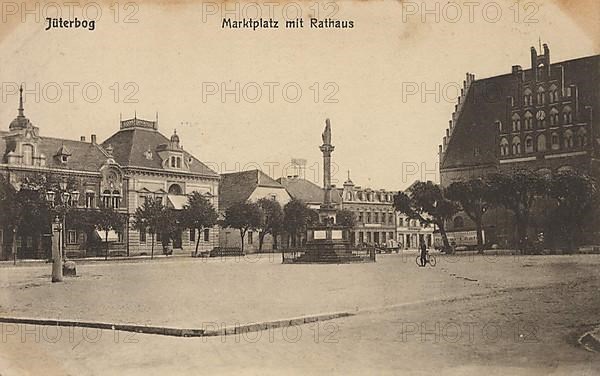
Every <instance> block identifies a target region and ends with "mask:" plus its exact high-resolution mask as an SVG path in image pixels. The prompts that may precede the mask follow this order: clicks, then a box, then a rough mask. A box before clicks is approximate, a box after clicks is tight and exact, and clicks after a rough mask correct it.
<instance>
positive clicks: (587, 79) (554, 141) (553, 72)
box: [439, 44, 600, 245]
mask: <svg viewBox="0 0 600 376" xmlns="http://www.w3.org/2000/svg"><path fill="white" fill-rule="evenodd" d="M540 53H541V54H538V51H537V50H536V49H535V48H534V47H532V48H531V67H530V68H529V69H523V68H522V67H521V66H519V65H515V66H513V67H512V71H511V73H509V74H504V75H500V76H495V77H490V78H486V79H481V80H475V76H474V75H471V74H467V78H466V80H465V82H464V88H463V90H462V94H461V96H460V98H458V104H457V105H456V107H455V112H454V113H453V114H452V120H450V123H449V127H448V128H447V129H446V136H445V137H444V139H443V143H442V145H440V147H439V152H440V178H441V183H442V185H443V186H448V185H449V184H451V183H452V182H453V181H457V180H463V179H468V178H474V177H481V176H484V175H486V174H488V173H492V172H510V171H515V170H520V169H528V170H533V171H537V172H539V173H540V174H543V175H548V174H553V173H556V172H558V171H563V170H578V171H581V172H584V173H586V174H589V175H592V176H595V177H600V136H599V135H600V125H599V123H598V121H597V119H595V118H597V114H598V110H599V109H600V89H599V87H600V86H599V85H600V77H599V75H600V56H599V55H596V56H590V57H584V58H579V59H574V60H568V61H562V62H552V61H551V58H550V49H549V47H548V46H547V45H545V44H544V46H543V51H540ZM486 222H487V223H486V231H487V233H488V235H490V236H488V239H489V240H490V242H498V243H501V244H505V245H509V243H510V238H511V234H510V230H509V229H510V227H511V226H512V225H511V224H510V220H509V219H507V218H506V216H505V215H502V214H501V213H498V211H492V212H490V213H488V215H487V221H486ZM448 227H449V228H448V230H450V231H465V230H470V229H472V227H473V226H472V223H471V221H469V219H468V218H467V217H466V216H465V215H462V214H459V215H458V217H457V218H455V219H454V220H453V221H451V222H450V223H449V226H448Z"/></svg>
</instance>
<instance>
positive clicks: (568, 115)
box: [563, 106, 573, 124]
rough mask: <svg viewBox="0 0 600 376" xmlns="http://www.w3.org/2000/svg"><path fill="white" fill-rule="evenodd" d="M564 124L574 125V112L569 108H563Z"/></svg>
mask: <svg viewBox="0 0 600 376" xmlns="http://www.w3.org/2000/svg"><path fill="white" fill-rule="evenodd" d="M563 124H573V111H572V110H571V107H569V106H565V108H563Z"/></svg>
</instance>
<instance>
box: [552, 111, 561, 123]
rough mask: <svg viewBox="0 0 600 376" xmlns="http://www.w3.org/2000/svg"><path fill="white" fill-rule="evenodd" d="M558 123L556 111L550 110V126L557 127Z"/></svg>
mask: <svg viewBox="0 0 600 376" xmlns="http://www.w3.org/2000/svg"><path fill="white" fill-rule="evenodd" d="M559 123H560V121H559V115H558V110H557V109H556V108H553V109H552V110H550V125H559Z"/></svg>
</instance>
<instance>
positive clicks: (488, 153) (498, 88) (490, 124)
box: [440, 50, 600, 170]
mask: <svg viewBox="0 0 600 376" xmlns="http://www.w3.org/2000/svg"><path fill="white" fill-rule="evenodd" d="M546 53H548V51H547V50H546ZM542 56H544V55H542ZM538 58H539V57H538ZM548 58H549V53H548ZM559 66H562V68H560V67H559ZM550 67H551V69H552V72H553V73H552V77H553V78H554V77H555V74H557V75H558V74H560V73H561V72H562V71H564V84H565V87H568V86H570V85H575V86H576V87H577V93H578V96H579V101H580V103H581V105H580V106H579V107H580V113H582V114H585V110H584V107H585V106H593V107H594V108H595V109H600V84H599V82H600V55H595V56H589V57H584V58H579V59H573V60H567V61H562V62H556V63H551V65H550ZM532 76H533V70H532V69H525V70H522V69H521V67H520V66H514V67H513V73H508V74H504V75H500V76H495V77H490V78H485V79H480V80H475V81H473V82H472V83H471V86H470V87H469V89H468V91H467V95H466V97H465V98H464V100H463V101H462V102H463V103H462V110H460V112H459V116H458V118H457V119H456V121H455V124H454V125H453V129H452V130H451V133H450V137H449V140H448V144H447V145H446V148H445V151H444V153H443V157H442V161H441V166H440V169H441V170H444V169H452V168H463V167H474V166H482V165H494V164H496V163H497V162H498V158H497V155H496V152H497V150H498V146H497V140H496V139H497V136H498V132H499V130H498V128H497V126H496V122H497V121H500V122H501V123H502V125H503V126H504V127H507V126H510V119H509V117H510V115H509V113H510V111H509V110H507V108H508V105H507V101H508V100H509V97H512V98H514V100H515V101H521V100H522V93H520V90H519V87H520V86H522V85H523V83H524V82H525V83H526V82H528V81H531V80H532ZM596 123H597V122H596ZM595 127H598V125H595ZM596 129H598V128H596ZM474 150H478V151H479V153H475V152H474Z"/></svg>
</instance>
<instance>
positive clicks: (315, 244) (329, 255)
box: [284, 119, 374, 264]
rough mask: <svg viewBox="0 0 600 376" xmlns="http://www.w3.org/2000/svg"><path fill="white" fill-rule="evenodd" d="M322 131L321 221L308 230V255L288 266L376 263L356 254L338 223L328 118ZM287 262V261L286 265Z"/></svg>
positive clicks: (292, 260)
mask: <svg viewBox="0 0 600 376" xmlns="http://www.w3.org/2000/svg"><path fill="white" fill-rule="evenodd" d="M325 124H326V125H325V130H324V131H323V135H322V137H323V145H321V146H320V147H319V149H320V150H321V152H322V153H323V203H322V204H321V207H320V209H319V222H320V223H318V224H315V225H314V226H311V227H309V228H308V231H307V234H306V237H307V241H306V252H305V253H304V254H302V255H301V256H299V257H297V258H294V259H289V261H288V262H289V263H300V264H309V263H331V264H341V263H351V262H369V261H374V259H371V258H366V259H365V258H364V257H360V256H358V255H354V254H353V252H352V250H353V249H352V244H351V243H350V239H349V237H350V236H349V235H350V229H349V228H347V227H344V226H340V225H338V224H336V210H337V207H336V203H335V202H334V200H333V199H332V193H333V187H332V186H331V153H332V152H333V150H334V149H335V147H334V146H333V145H332V144H331V122H330V121H329V119H327V121H326V123H325ZM285 262H286V260H285V258H284V263H285Z"/></svg>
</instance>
